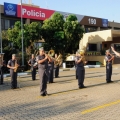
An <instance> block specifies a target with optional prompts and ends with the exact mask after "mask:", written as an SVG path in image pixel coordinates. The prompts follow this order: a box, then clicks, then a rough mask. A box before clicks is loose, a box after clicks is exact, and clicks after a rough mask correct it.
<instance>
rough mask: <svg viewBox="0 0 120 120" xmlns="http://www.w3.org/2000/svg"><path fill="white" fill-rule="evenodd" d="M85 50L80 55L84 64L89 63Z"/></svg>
mask: <svg viewBox="0 0 120 120" xmlns="http://www.w3.org/2000/svg"><path fill="white" fill-rule="evenodd" d="M84 54H85V52H84V50H81V51H80V56H81V57H82V62H83V63H84V65H85V64H86V63H87V61H86V59H85V55H84Z"/></svg>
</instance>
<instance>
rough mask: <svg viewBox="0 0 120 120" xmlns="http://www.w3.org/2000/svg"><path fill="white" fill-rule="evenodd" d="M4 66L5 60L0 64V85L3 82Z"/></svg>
mask: <svg viewBox="0 0 120 120" xmlns="http://www.w3.org/2000/svg"><path fill="white" fill-rule="evenodd" d="M5 67H6V63H5V60H3V65H2V66H0V85H2V84H3V79H4V78H3V73H4V69H5Z"/></svg>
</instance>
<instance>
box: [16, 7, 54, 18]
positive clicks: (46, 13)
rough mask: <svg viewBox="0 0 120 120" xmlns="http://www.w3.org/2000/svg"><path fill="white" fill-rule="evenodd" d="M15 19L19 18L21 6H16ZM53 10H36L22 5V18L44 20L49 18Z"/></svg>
mask: <svg viewBox="0 0 120 120" xmlns="http://www.w3.org/2000/svg"><path fill="white" fill-rule="evenodd" d="M17 11H18V12H17V17H21V6H20V5H18V6H17ZM54 12H55V11H54V10H48V9H43V8H36V7H32V6H24V5H22V17H23V18H28V19H35V20H45V19H48V18H50V17H51V15H52V14H53V13H54Z"/></svg>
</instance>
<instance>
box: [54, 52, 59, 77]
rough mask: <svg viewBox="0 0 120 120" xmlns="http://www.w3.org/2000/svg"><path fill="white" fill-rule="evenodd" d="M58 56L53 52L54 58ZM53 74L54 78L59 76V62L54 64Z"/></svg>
mask: <svg viewBox="0 0 120 120" xmlns="http://www.w3.org/2000/svg"><path fill="white" fill-rule="evenodd" d="M57 58H58V55H57V54H55V59H57ZM54 74H55V78H58V77H59V64H54Z"/></svg>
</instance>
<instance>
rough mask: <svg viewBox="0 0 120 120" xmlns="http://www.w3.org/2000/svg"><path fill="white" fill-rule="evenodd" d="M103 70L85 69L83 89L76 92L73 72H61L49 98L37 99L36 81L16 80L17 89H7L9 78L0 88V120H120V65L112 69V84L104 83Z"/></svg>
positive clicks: (21, 78)
mask: <svg viewBox="0 0 120 120" xmlns="http://www.w3.org/2000/svg"><path fill="white" fill-rule="evenodd" d="M105 71H106V70H105V67H101V68H89V69H86V75H85V81H84V85H85V86H86V87H87V88H85V89H78V81H77V80H76V79H75V70H71V71H62V72H60V78H55V79H54V82H55V83H53V84H48V88H47V92H48V96H46V97H41V96H40V92H39V91H40V87H39V77H38V75H37V80H36V81H32V80H31V76H30V75H25V76H22V77H18V87H20V88H18V89H16V90H11V89H10V77H7V78H5V80H4V85H2V86H0V120H102V119H103V120H119V116H120V73H119V71H120V65H118V66H115V67H113V75H112V80H113V81H114V82H113V83H106V80H105V77H106V73H105Z"/></svg>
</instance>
